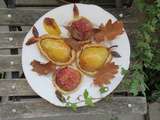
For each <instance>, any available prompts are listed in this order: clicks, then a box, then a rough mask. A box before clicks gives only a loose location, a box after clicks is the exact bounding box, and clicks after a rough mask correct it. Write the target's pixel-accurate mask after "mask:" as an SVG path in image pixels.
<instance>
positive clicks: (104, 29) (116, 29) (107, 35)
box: [94, 19, 123, 42]
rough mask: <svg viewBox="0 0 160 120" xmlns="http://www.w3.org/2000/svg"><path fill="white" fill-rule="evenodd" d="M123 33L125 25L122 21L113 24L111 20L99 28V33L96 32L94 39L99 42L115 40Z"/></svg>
mask: <svg viewBox="0 0 160 120" xmlns="http://www.w3.org/2000/svg"><path fill="white" fill-rule="evenodd" d="M122 33H123V23H122V21H116V22H114V23H112V20H111V19H110V20H109V21H108V22H107V23H106V24H105V25H103V24H102V25H100V26H99V31H98V32H95V35H94V39H95V40H96V41H97V42H101V41H103V40H113V39H114V38H115V37H117V35H120V34H122Z"/></svg>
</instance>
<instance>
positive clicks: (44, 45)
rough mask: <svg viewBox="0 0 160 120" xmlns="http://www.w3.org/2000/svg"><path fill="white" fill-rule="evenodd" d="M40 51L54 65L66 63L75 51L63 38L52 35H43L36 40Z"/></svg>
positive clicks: (71, 60)
mask: <svg viewBox="0 0 160 120" xmlns="http://www.w3.org/2000/svg"><path fill="white" fill-rule="evenodd" d="M38 48H39V49H40V52H41V53H42V54H43V55H44V56H45V57H46V58H47V59H48V60H50V61H51V62H53V63H54V64H56V65H68V64H70V63H72V62H73V60H74V58H75V51H74V50H73V49H71V48H70V47H69V46H68V45H67V44H66V43H65V42H64V40H63V39H61V38H58V37H54V36H50V35H47V36H44V37H42V38H41V39H40V40H39V42H38Z"/></svg>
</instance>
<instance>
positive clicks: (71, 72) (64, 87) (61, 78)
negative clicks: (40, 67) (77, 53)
mask: <svg viewBox="0 0 160 120" xmlns="http://www.w3.org/2000/svg"><path fill="white" fill-rule="evenodd" d="M53 83H54V85H55V87H56V89H57V90H59V91H60V92H62V93H71V92H73V91H76V90H77V89H78V88H79V86H80V83H81V72H80V71H79V70H77V69H75V68H73V67H64V68H59V69H58V70H56V74H55V75H53Z"/></svg>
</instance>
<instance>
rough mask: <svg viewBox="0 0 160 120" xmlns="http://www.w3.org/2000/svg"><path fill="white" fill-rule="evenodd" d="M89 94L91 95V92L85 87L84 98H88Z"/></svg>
mask: <svg viewBox="0 0 160 120" xmlns="http://www.w3.org/2000/svg"><path fill="white" fill-rule="evenodd" d="M88 95H89V93H88V91H87V89H85V90H84V93H83V96H84V99H87V98H88Z"/></svg>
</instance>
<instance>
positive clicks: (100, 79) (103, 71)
mask: <svg viewBox="0 0 160 120" xmlns="http://www.w3.org/2000/svg"><path fill="white" fill-rule="evenodd" d="M118 68H119V67H118V65H115V63H114V62H112V63H107V64H105V65H104V66H103V67H102V68H100V69H99V70H98V72H97V73H96V75H95V79H94V84H95V85H98V86H103V85H104V84H108V83H110V82H111V80H112V79H113V78H114V77H115V74H116V73H117V72H118Z"/></svg>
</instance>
